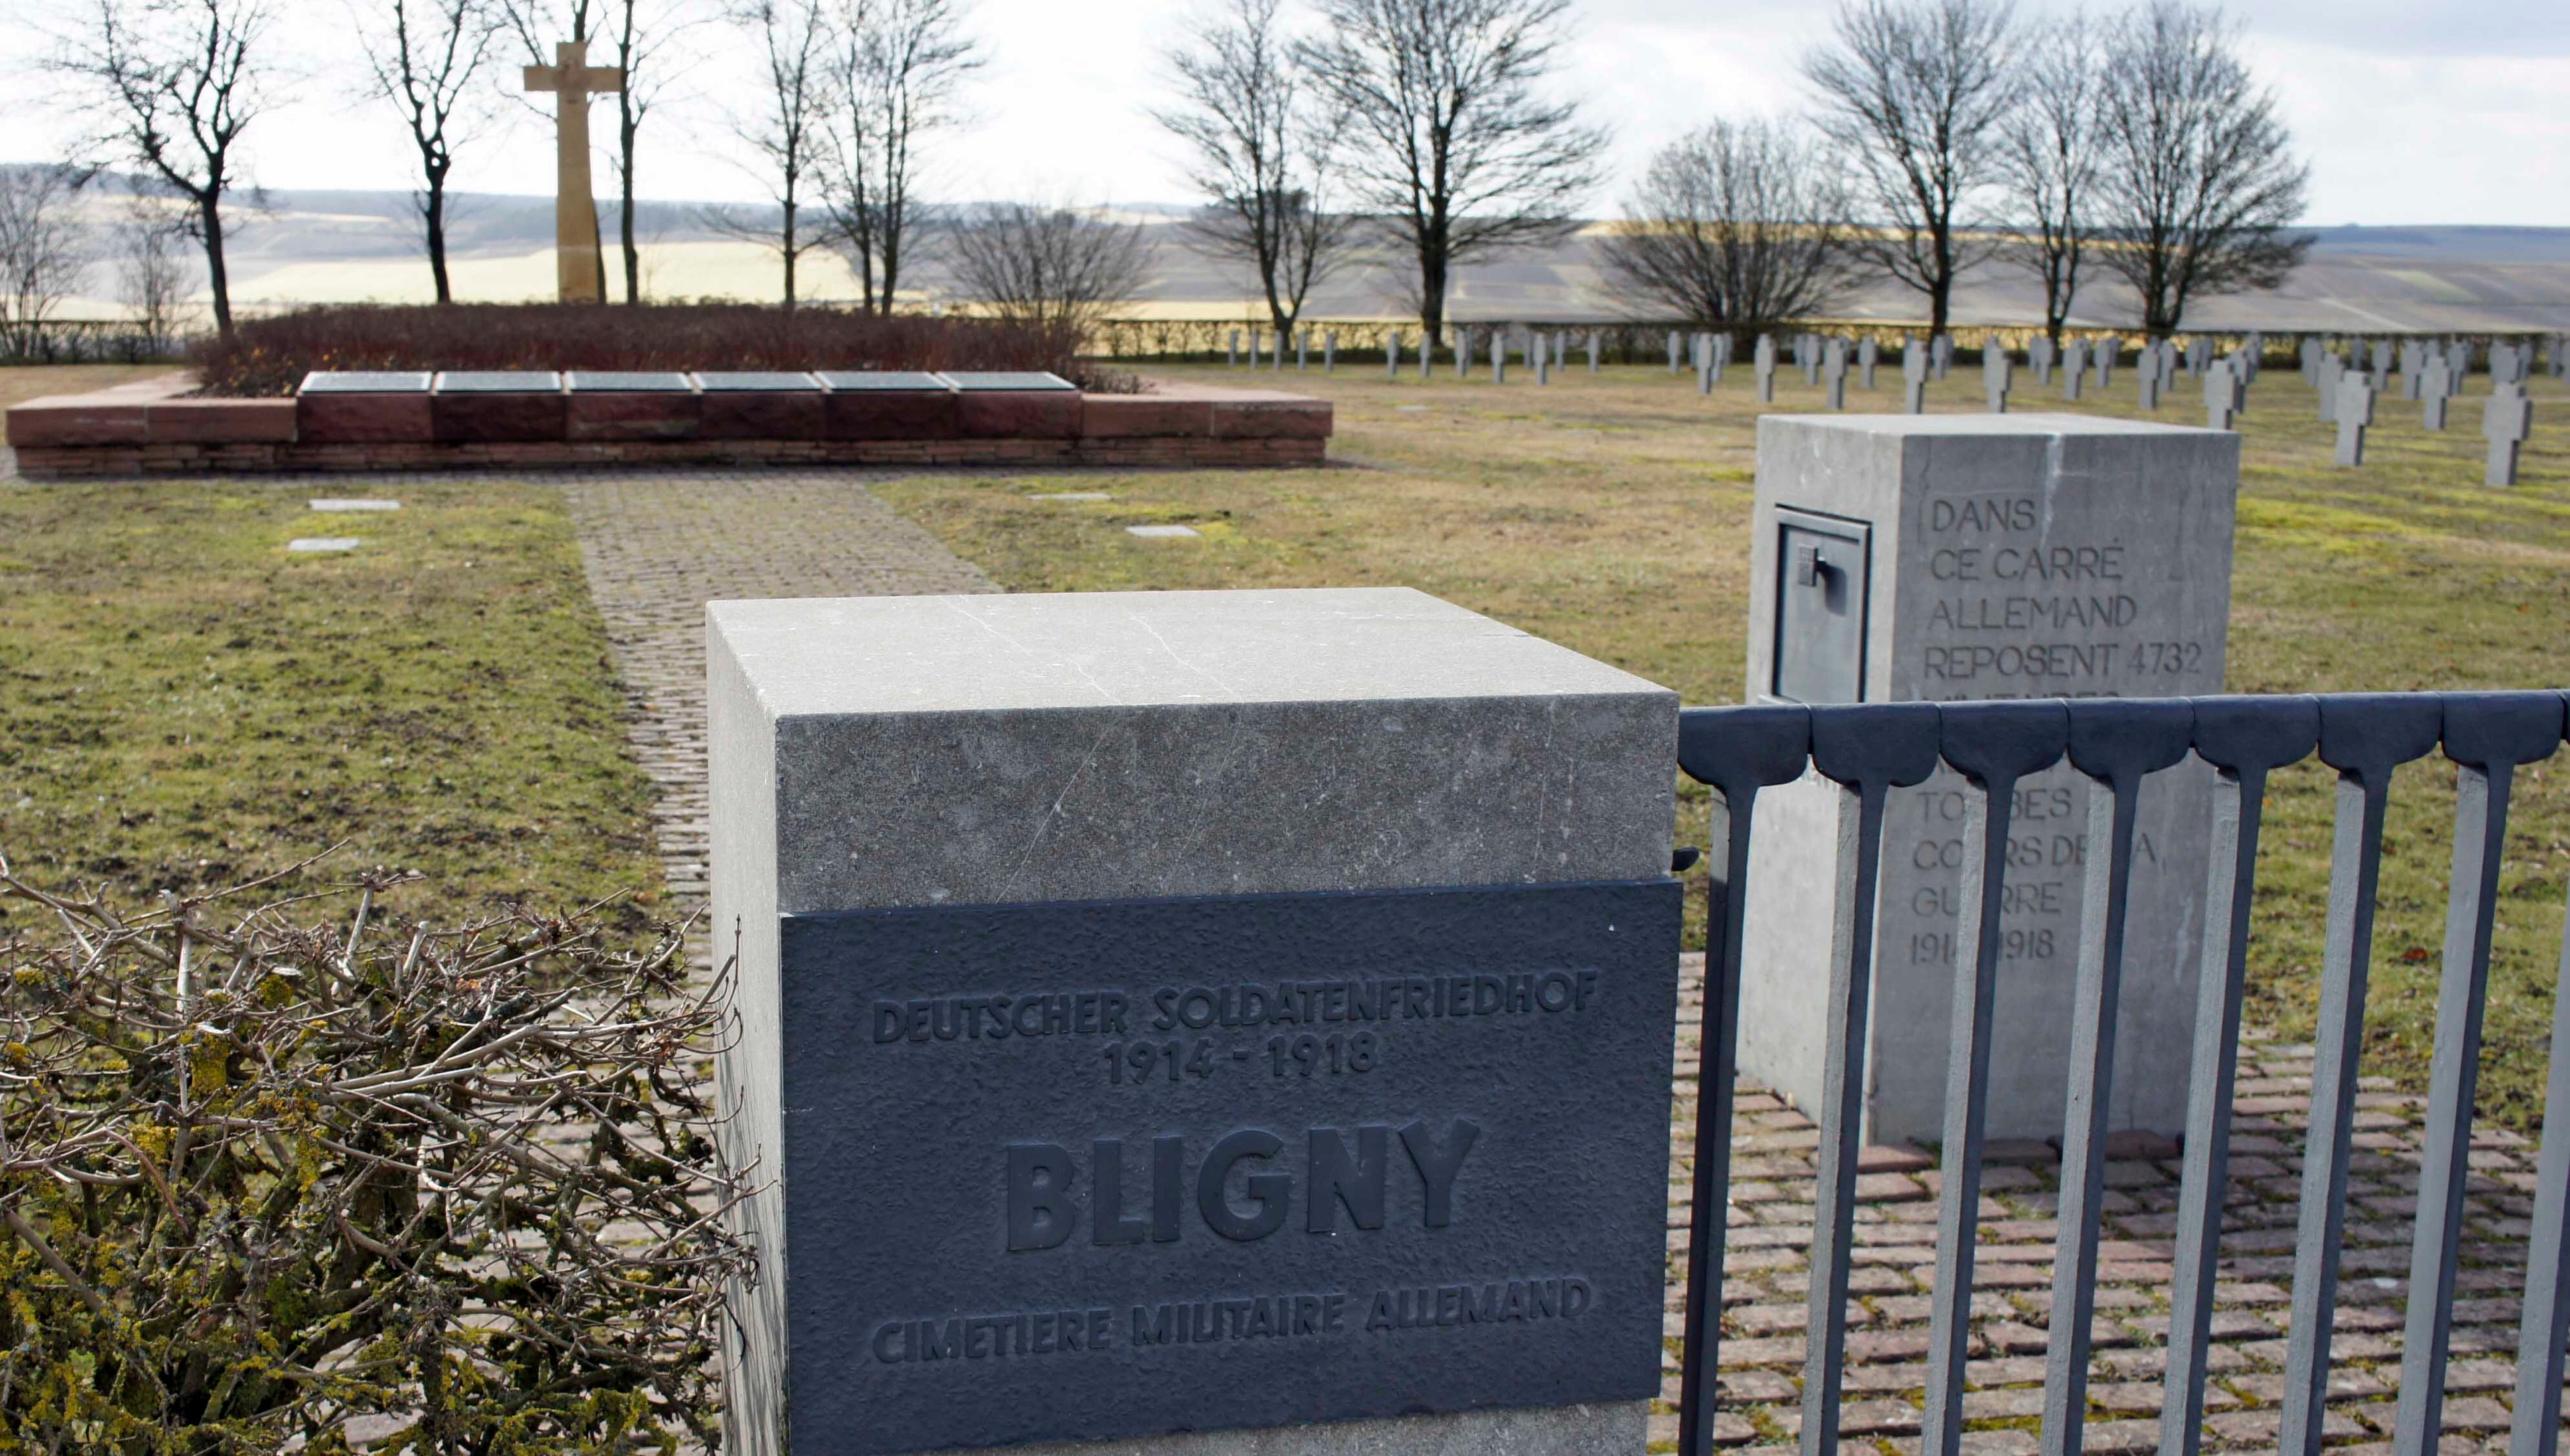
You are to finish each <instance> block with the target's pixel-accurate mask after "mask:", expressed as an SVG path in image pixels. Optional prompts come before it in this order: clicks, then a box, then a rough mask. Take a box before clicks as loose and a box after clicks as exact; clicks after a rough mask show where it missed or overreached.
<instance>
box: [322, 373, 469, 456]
mask: <svg viewBox="0 0 2570 1456" xmlns="http://www.w3.org/2000/svg"><path fill="white" fill-rule="evenodd" d="M435 377H436V376H434V375H432V374H430V373H429V372H428V371H427V370H424V369H422V370H370V369H352V370H344V371H333V372H324V371H318V370H316V371H314V372H313V373H310V374H307V375H305V376H303V383H302V385H301V386H300V387H298V388H297V389H296V390H295V394H294V433H295V438H296V439H297V440H308V441H311V442H313V443H315V444H319V445H362V444H375V443H385V444H406V443H411V442H424V441H427V440H428V439H430V438H431V437H432V436H433V434H434V433H435V427H434V426H433V425H432V424H431V422H430V416H429V394H428V391H429V384H430V382H431V381H432V380H433V379H434V378H435Z"/></svg>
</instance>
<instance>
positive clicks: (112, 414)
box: [8, 394, 152, 450]
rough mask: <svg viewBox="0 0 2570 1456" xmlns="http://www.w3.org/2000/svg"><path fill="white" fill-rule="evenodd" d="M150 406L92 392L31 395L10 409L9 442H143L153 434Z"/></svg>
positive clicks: (39, 445) (53, 444)
mask: <svg viewBox="0 0 2570 1456" xmlns="http://www.w3.org/2000/svg"><path fill="white" fill-rule="evenodd" d="M151 408H152V407H151V406H150V405H149V404H147V403H145V402H143V401H140V400H136V401H131V402H126V401H111V400H107V399H103V398H101V397H99V396H97V395H90V394H57V395H48V396H46V397H44V398H43V399H31V400H29V401H27V402H26V403H25V404H22V405H18V406H15V407H14V408H12V409H11V410H10V411H9V424H8V430H9V444H10V445H11V446H12V447H14V448H16V449H19V450H25V449H28V448H30V447H34V448H37V449H45V448H51V447H61V446H90V447H97V446H106V445H141V444H143V443H144V442H145V441H147V440H149V439H151V438H152V436H151V430H150V425H149V419H150V414H151Z"/></svg>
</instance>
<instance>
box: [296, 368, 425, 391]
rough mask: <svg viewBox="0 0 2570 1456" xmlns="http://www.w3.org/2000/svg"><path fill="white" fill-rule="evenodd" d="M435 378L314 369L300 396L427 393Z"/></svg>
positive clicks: (418, 374) (401, 371) (413, 373)
mask: <svg viewBox="0 0 2570 1456" xmlns="http://www.w3.org/2000/svg"><path fill="white" fill-rule="evenodd" d="M434 378H435V376H434V375H432V374H430V373H429V372H428V371H427V370H425V369H416V370H412V369H398V370H396V369H315V370H313V371H312V372H311V373H309V374H306V375H304V376H303V383H302V384H301V385H299V386H297V387H296V389H295V393H297V394H426V393H428V387H429V384H430V382H431V381H432V380H433V379H434Z"/></svg>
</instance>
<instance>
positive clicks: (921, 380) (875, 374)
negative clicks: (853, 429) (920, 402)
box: [820, 369, 955, 394]
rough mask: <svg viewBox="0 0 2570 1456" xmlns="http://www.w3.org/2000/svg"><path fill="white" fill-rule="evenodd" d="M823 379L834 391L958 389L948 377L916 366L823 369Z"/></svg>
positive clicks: (942, 391)
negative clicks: (908, 367)
mask: <svg viewBox="0 0 2570 1456" xmlns="http://www.w3.org/2000/svg"><path fill="white" fill-rule="evenodd" d="M820 380H821V382H822V383H823V384H825V385H827V386H829V389H830V392H831V393H832V394H866V393H919V394H953V393H954V392H955V386H954V385H953V384H951V383H949V382H948V381H947V379H946V376H944V375H942V374H928V373H924V372H922V371H920V370H916V369H824V370H822V371H820Z"/></svg>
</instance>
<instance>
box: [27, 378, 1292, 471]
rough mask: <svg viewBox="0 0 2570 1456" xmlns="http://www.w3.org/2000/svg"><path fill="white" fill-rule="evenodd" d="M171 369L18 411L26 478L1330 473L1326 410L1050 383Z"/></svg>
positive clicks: (1285, 397) (1272, 399) (1164, 387)
mask: <svg viewBox="0 0 2570 1456" xmlns="http://www.w3.org/2000/svg"><path fill="white" fill-rule="evenodd" d="M194 386H195V381H194V379H193V377H192V376H190V375H188V374H185V373H173V374H170V375H168V376H165V377H162V378H158V379H150V380H144V381H140V382H138V383H136V384H130V385H123V386H119V387H118V388H116V389H113V390H106V391H102V392H100V393H96V394H87V395H56V396H51V397H48V398H44V399H36V400H30V401H28V402H27V403H25V404H22V405H19V406H17V407H15V408H13V409H11V410H10V411H9V412H8V423H7V439H8V443H9V445H10V446H11V447H12V448H13V449H15V450H16V452H17V456H18V470H19V473H20V474H22V475H25V476H27V477H29V478H31V479H78V478H83V477H102V476H137V475H145V476H158V475H205V474H215V473H220V474H233V475H261V474H293V473H308V472H351V471H353V472H368V471H421V470H454V469H558V468H563V467H582V466H593V467H636V466H644V467H648V466H695V467H704V466H741V465H900V466H1061V465H1099V466H1115V467H1134V466H1174V467H1221V468H1240V467H1254V466H1297V465H1317V464H1319V463H1320V462H1321V461H1322V460H1323V459H1324V458H1325V457H1326V453H1327V450H1328V446H1329V438H1330V434H1331V429H1332V425H1333V412H1332V407H1331V405H1330V403H1329V401H1327V400H1321V399H1313V398H1310V397H1308V396H1303V395H1296V394H1290V393H1286V392H1284V391H1281V390H1264V389H1233V388H1226V387H1222V386H1212V385H1200V384H1183V383H1178V382H1174V381H1167V380H1157V379H1146V380H1145V381H1144V390H1143V392H1142V393H1138V394H1091V393H1088V392H1085V391H1083V390H1080V389H1078V388H1076V387H1074V386H1073V385H1071V383H1069V382H1068V381H1066V380H1063V379H1060V378H1057V377H1055V376H1053V375H1050V374H964V373H956V374H919V373H903V374H877V373H859V372H835V371H824V372H818V373H783V374H737V373H717V372H703V373H692V374H690V373H667V374H620V373H605V374H602V373H596V372H589V371H573V372H568V373H560V374H557V373H516V372H512V373H500V374H491V373H480V374H474V373H433V372H429V371H419V372H412V373H369V374H314V375H312V376H310V377H309V378H307V379H306V380H305V381H304V384H303V387H302V389H301V391H300V392H299V393H298V394H297V395H296V396H295V397H293V398H291V399H228V398H210V397H204V396H197V395H193V394H191V393H190V392H189V391H190V390H192V389H193V388H194Z"/></svg>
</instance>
